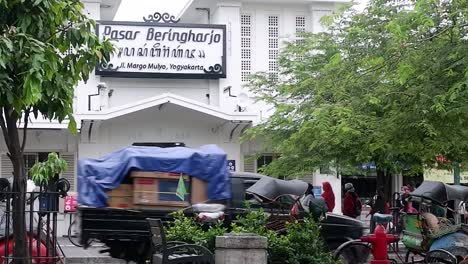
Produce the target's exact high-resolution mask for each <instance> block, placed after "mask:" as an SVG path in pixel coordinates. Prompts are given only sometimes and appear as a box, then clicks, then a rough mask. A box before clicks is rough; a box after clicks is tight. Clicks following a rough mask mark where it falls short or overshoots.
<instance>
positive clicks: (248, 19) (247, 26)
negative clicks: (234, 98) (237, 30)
mask: <svg viewBox="0 0 468 264" xmlns="http://www.w3.org/2000/svg"><path fill="white" fill-rule="evenodd" d="M251 65H252V16H251V15H245V14H244V15H241V81H242V82H248V81H249V76H250V74H252V68H251Z"/></svg>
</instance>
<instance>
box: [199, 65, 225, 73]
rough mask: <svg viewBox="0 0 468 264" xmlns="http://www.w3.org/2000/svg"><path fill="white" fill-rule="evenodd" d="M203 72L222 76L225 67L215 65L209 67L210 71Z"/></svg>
mask: <svg viewBox="0 0 468 264" xmlns="http://www.w3.org/2000/svg"><path fill="white" fill-rule="evenodd" d="M203 71H204V72H205V73H207V74H222V73H223V66H221V64H215V65H213V66H210V67H208V70H206V69H203Z"/></svg>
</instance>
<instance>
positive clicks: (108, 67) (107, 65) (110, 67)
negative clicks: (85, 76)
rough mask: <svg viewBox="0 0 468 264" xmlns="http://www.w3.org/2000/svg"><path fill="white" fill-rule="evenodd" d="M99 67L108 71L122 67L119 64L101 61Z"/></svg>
mask: <svg viewBox="0 0 468 264" xmlns="http://www.w3.org/2000/svg"><path fill="white" fill-rule="evenodd" d="M99 67H100V68H101V69H103V70H106V71H117V70H118V69H119V68H120V67H119V66H114V64H112V63H106V62H103V63H101V64H100V65H99Z"/></svg>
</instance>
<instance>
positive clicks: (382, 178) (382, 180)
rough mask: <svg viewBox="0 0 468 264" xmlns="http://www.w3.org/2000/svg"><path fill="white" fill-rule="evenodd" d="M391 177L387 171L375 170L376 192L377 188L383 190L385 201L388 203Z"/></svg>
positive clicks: (390, 192) (390, 191)
mask: <svg viewBox="0 0 468 264" xmlns="http://www.w3.org/2000/svg"><path fill="white" fill-rule="evenodd" d="M391 180H392V176H391V173H390V172H389V171H385V170H383V169H377V190H378V189H379V188H381V187H382V188H383V189H384V194H385V201H390V197H391V194H392V181H391Z"/></svg>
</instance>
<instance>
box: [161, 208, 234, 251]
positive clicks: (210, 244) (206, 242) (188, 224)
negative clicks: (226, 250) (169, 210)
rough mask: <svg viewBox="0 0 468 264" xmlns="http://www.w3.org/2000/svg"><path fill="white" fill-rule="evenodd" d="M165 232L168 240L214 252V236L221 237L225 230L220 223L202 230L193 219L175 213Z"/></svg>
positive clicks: (180, 213)
mask: <svg viewBox="0 0 468 264" xmlns="http://www.w3.org/2000/svg"><path fill="white" fill-rule="evenodd" d="M165 231H166V236H167V239H168V240H171V241H183V242H187V243H191V244H197V245H201V246H205V247H207V248H208V249H210V250H211V251H212V252H214V250H215V238H216V236H222V235H223V234H224V233H226V231H227V229H226V228H225V227H223V225H222V222H218V223H216V224H214V225H211V226H209V227H208V228H205V229H203V226H202V225H201V224H200V223H198V222H197V221H196V220H195V218H191V217H185V216H184V214H183V213H182V212H176V213H174V222H172V223H170V224H169V226H168V228H167V229H166V230H165Z"/></svg>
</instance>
